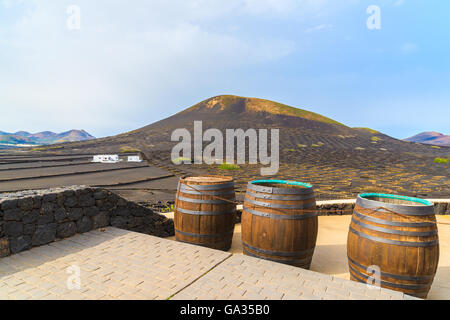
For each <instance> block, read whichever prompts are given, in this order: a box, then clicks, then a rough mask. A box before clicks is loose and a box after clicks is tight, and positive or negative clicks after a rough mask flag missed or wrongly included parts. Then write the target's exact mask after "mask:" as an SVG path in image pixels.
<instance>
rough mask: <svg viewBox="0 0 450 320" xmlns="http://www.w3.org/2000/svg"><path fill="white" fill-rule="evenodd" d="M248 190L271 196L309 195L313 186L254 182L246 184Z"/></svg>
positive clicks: (265, 181) (287, 182) (270, 181)
mask: <svg viewBox="0 0 450 320" xmlns="http://www.w3.org/2000/svg"><path fill="white" fill-rule="evenodd" d="M280 185H281V186H280ZM248 189H250V190H254V191H258V192H265V193H272V194H274V193H279V194H309V193H312V192H314V189H313V186H312V185H310V184H309V183H305V182H298V181H290V180H254V181H250V182H249V183H248Z"/></svg>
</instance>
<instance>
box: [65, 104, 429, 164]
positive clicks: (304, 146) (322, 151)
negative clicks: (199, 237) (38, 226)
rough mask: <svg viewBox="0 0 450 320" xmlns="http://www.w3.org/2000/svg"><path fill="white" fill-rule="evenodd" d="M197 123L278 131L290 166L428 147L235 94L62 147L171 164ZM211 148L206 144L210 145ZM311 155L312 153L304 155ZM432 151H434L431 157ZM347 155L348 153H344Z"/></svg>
mask: <svg viewBox="0 0 450 320" xmlns="http://www.w3.org/2000/svg"><path fill="white" fill-rule="evenodd" d="M194 121H202V122H203V131H205V130H207V129H209V128H217V129H219V130H221V131H222V133H223V134H224V135H225V130H226V129H238V128H240V129H244V130H247V129H250V128H253V129H276V128H277V129H280V154H281V158H282V159H284V160H286V161H289V162H290V161H293V162H298V161H299V158H300V159H301V158H302V156H304V155H305V154H308V155H311V154H316V155H317V159H320V158H322V157H327V160H326V161H327V162H329V161H334V159H333V154H336V153H342V155H341V156H339V157H338V158H340V159H341V158H342V156H343V157H344V159H346V161H345V162H348V163H350V162H352V161H353V160H352V158H351V157H350V156H349V153H348V151H351V153H355V152H356V154H357V155H358V157H359V156H360V154H361V152H358V151H364V150H366V151H367V150H371V151H372V156H373V155H374V153H375V154H379V153H381V154H383V153H384V152H385V151H386V150H390V151H395V152H396V153H398V152H410V153H411V152H419V153H421V152H428V151H430V148H429V147H426V146H418V145H414V146H413V145H411V144H410V143H408V142H404V141H401V140H397V139H394V138H391V137H389V136H387V135H384V134H382V133H380V132H378V131H375V130H371V129H365V128H350V127H348V126H346V125H344V124H342V123H339V122H337V121H335V120H333V119H330V118H327V117H325V116H322V115H320V114H317V113H314V112H310V111H306V110H303V109H298V108H294V107H291V106H287V105H284V104H281V103H278V102H273V101H269V100H264V99H258V98H246V97H238V96H231V95H224V96H217V97H213V98H209V99H207V100H204V101H202V102H200V103H198V104H196V105H194V106H192V107H190V108H188V109H185V110H183V111H181V112H179V113H177V114H175V115H173V116H171V117H169V118H166V119H163V120H161V121H158V122H155V123H153V124H151V125H148V126H146V127H143V128H140V129H137V130H134V131H131V132H127V133H124V134H120V135H117V136H113V137H107V138H101V139H97V140H91V141H84V142H77V143H71V144H67V145H64V147H65V148H66V149H68V150H69V149H73V148H76V149H77V151H89V152H120V150H121V149H134V150H136V149H139V150H141V151H143V152H145V153H146V154H148V156H149V157H150V158H153V159H161V160H167V161H169V160H170V152H171V149H172V147H173V146H174V145H175V144H176V143H177V142H171V134H172V132H173V131H174V130H176V129H178V128H186V129H188V130H189V131H190V132H191V135H192V136H193V124H194ZM206 144H207V143H205V145H206ZM305 151H308V152H305ZM432 151H433V149H431V151H430V152H432ZM346 152H347V153H346Z"/></svg>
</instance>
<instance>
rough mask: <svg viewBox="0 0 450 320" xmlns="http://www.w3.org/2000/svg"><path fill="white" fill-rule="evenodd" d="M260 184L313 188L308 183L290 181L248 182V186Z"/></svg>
mask: <svg viewBox="0 0 450 320" xmlns="http://www.w3.org/2000/svg"><path fill="white" fill-rule="evenodd" d="M260 183H268V184H271V183H273V184H287V185H291V186H299V187H304V188H307V189H309V188H312V187H313V186H312V185H311V184H309V183H306V182H299V181H292V180H253V181H250V184H256V185H258V184H260Z"/></svg>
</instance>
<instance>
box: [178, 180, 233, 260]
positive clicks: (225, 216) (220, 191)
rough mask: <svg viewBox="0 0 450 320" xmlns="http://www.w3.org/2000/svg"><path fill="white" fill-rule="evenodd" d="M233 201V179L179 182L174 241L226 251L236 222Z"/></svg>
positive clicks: (229, 245)
mask: <svg viewBox="0 0 450 320" xmlns="http://www.w3.org/2000/svg"><path fill="white" fill-rule="evenodd" d="M217 197H219V198H222V199H228V200H230V201H228V202H227V201H225V200H221V199H219V198H217ZM233 201H236V197H235V193H234V182H233V178H232V177H224V176H202V177H188V178H184V179H180V182H179V184H178V191H177V196H176V201H175V210H174V211H175V217H174V224H175V237H176V239H177V240H178V241H181V242H187V243H191V244H196V245H200V246H205V247H209V248H213V249H219V250H225V251H227V250H229V249H230V247H231V241H232V239H233V232H234V225H235V220H236V204H234V203H233Z"/></svg>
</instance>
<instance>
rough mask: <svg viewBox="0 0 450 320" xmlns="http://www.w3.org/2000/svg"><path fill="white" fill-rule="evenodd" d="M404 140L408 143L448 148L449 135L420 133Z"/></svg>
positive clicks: (430, 132)
mask: <svg viewBox="0 0 450 320" xmlns="http://www.w3.org/2000/svg"><path fill="white" fill-rule="evenodd" d="M404 140H405V141H409V142H419V143H425V144H432V145H435V146H446V147H450V135H444V134H442V133H439V132H434V131H429V132H422V133H419V134H416V135H415V136H413V137H411V138H407V139H404Z"/></svg>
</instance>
